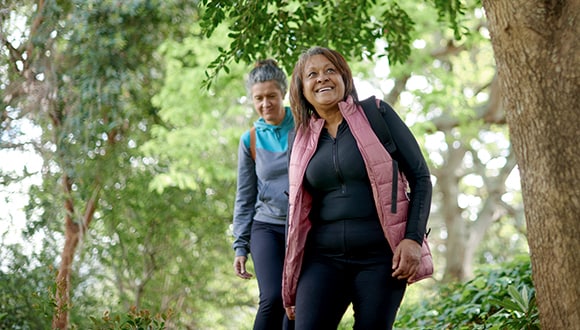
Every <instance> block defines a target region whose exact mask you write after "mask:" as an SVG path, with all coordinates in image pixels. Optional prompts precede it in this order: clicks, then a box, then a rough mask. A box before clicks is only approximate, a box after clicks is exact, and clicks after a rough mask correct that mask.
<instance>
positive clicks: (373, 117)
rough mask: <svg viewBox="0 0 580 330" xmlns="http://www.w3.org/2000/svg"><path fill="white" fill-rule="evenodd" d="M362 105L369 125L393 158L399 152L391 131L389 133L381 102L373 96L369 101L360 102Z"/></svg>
mask: <svg viewBox="0 0 580 330" xmlns="http://www.w3.org/2000/svg"><path fill="white" fill-rule="evenodd" d="M360 105H361V106H362V108H363V110H364V111H365V115H366V116H367V119H368V120H369V123H370V124H371V127H372V129H373V131H374V132H375V134H376V136H377V137H378V138H379V140H380V141H381V143H382V144H383V146H385V149H387V151H388V152H389V154H391V156H392V155H393V153H394V152H395V151H397V146H396V145H395V142H393V138H392V137H391V131H389V127H388V126H387V123H386V122H385V119H384V118H383V116H382V115H381V112H384V109H383V108H382V107H383V104H382V103H381V100H379V99H375V97H374V96H371V97H369V98H368V99H365V100H362V101H360ZM377 110H378V111H377Z"/></svg>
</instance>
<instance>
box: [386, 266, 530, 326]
mask: <svg viewBox="0 0 580 330" xmlns="http://www.w3.org/2000/svg"><path fill="white" fill-rule="evenodd" d="M437 291H438V294H437V295H436V297H437V298H436V299H434V300H432V301H423V302H421V303H420V304H417V305H414V306H406V307H405V308H402V309H401V311H400V312H399V314H398V317H397V322H396V323H395V328H397V329H470V330H471V329H493V330H495V329H539V317H538V310H537V306H536V300H535V289H534V286H533V283H532V271H531V263H530V259H529V256H522V257H518V258H516V259H515V260H514V261H513V262H509V263H504V264H501V265H499V268H497V267H496V268H491V267H485V268H480V269H478V270H477V272H476V274H475V277H474V278H473V279H472V280H470V281H468V282H466V283H452V284H448V285H444V286H441V287H440V288H438V289H437Z"/></svg>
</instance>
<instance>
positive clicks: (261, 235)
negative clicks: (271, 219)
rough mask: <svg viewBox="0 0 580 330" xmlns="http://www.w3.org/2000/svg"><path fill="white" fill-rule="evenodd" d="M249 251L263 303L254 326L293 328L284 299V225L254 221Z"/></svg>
mask: <svg viewBox="0 0 580 330" xmlns="http://www.w3.org/2000/svg"><path fill="white" fill-rule="evenodd" d="M251 235H252V236H251V239H250V252H251V256H252V260H253V262H254V270H255V272H256V278H257V280H258V288H259V290H260V303H259V308H258V313H257V314H256V320H255V321H254V329H255V330H259V329H265V330H276V329H293V328H294V327H293V323H294V322H293V321H289V320H288V318H287V317H286V312H285V310H284V307H283V303H282V269H283V267H284V252H285V246H286V245H285V226H284V225H274V224H269V223H264V222H260V221H254V222H253V223H252V234H251Z"/></svg>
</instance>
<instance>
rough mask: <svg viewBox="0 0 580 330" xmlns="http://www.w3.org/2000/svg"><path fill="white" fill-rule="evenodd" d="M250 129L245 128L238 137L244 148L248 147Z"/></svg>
mask: <svg viewBox="0 0 580 330" xmlns="http://www.w3.org/2000/svg"><path fill="white" fill-rule="evenodd" d="M250 130H251V129H249V130H246V131H245V132H244V133H243V134H242V136H241V137H240V143H243V144H244V146H246V148H249V147H250Z"/></svg>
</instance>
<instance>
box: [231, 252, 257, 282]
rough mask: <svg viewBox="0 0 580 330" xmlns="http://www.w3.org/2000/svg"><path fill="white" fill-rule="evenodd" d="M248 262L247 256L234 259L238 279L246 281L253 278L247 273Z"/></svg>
mask: <svg viewBox="0 0 580 330" xmlns="http://www.w3.org/2000/svg"><path fill="white" fill-rule="evenodd" d="M247 260H248V258H247V257H245V256H237V257H236V258H235V259H234V271H235V272H236V275H237V276H238V277H241V278H243V279H244V280H247V279H250V278H252V276H254V275H252V274H250V273H248V272H247V271H246V261H247Z"/></svg>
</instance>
